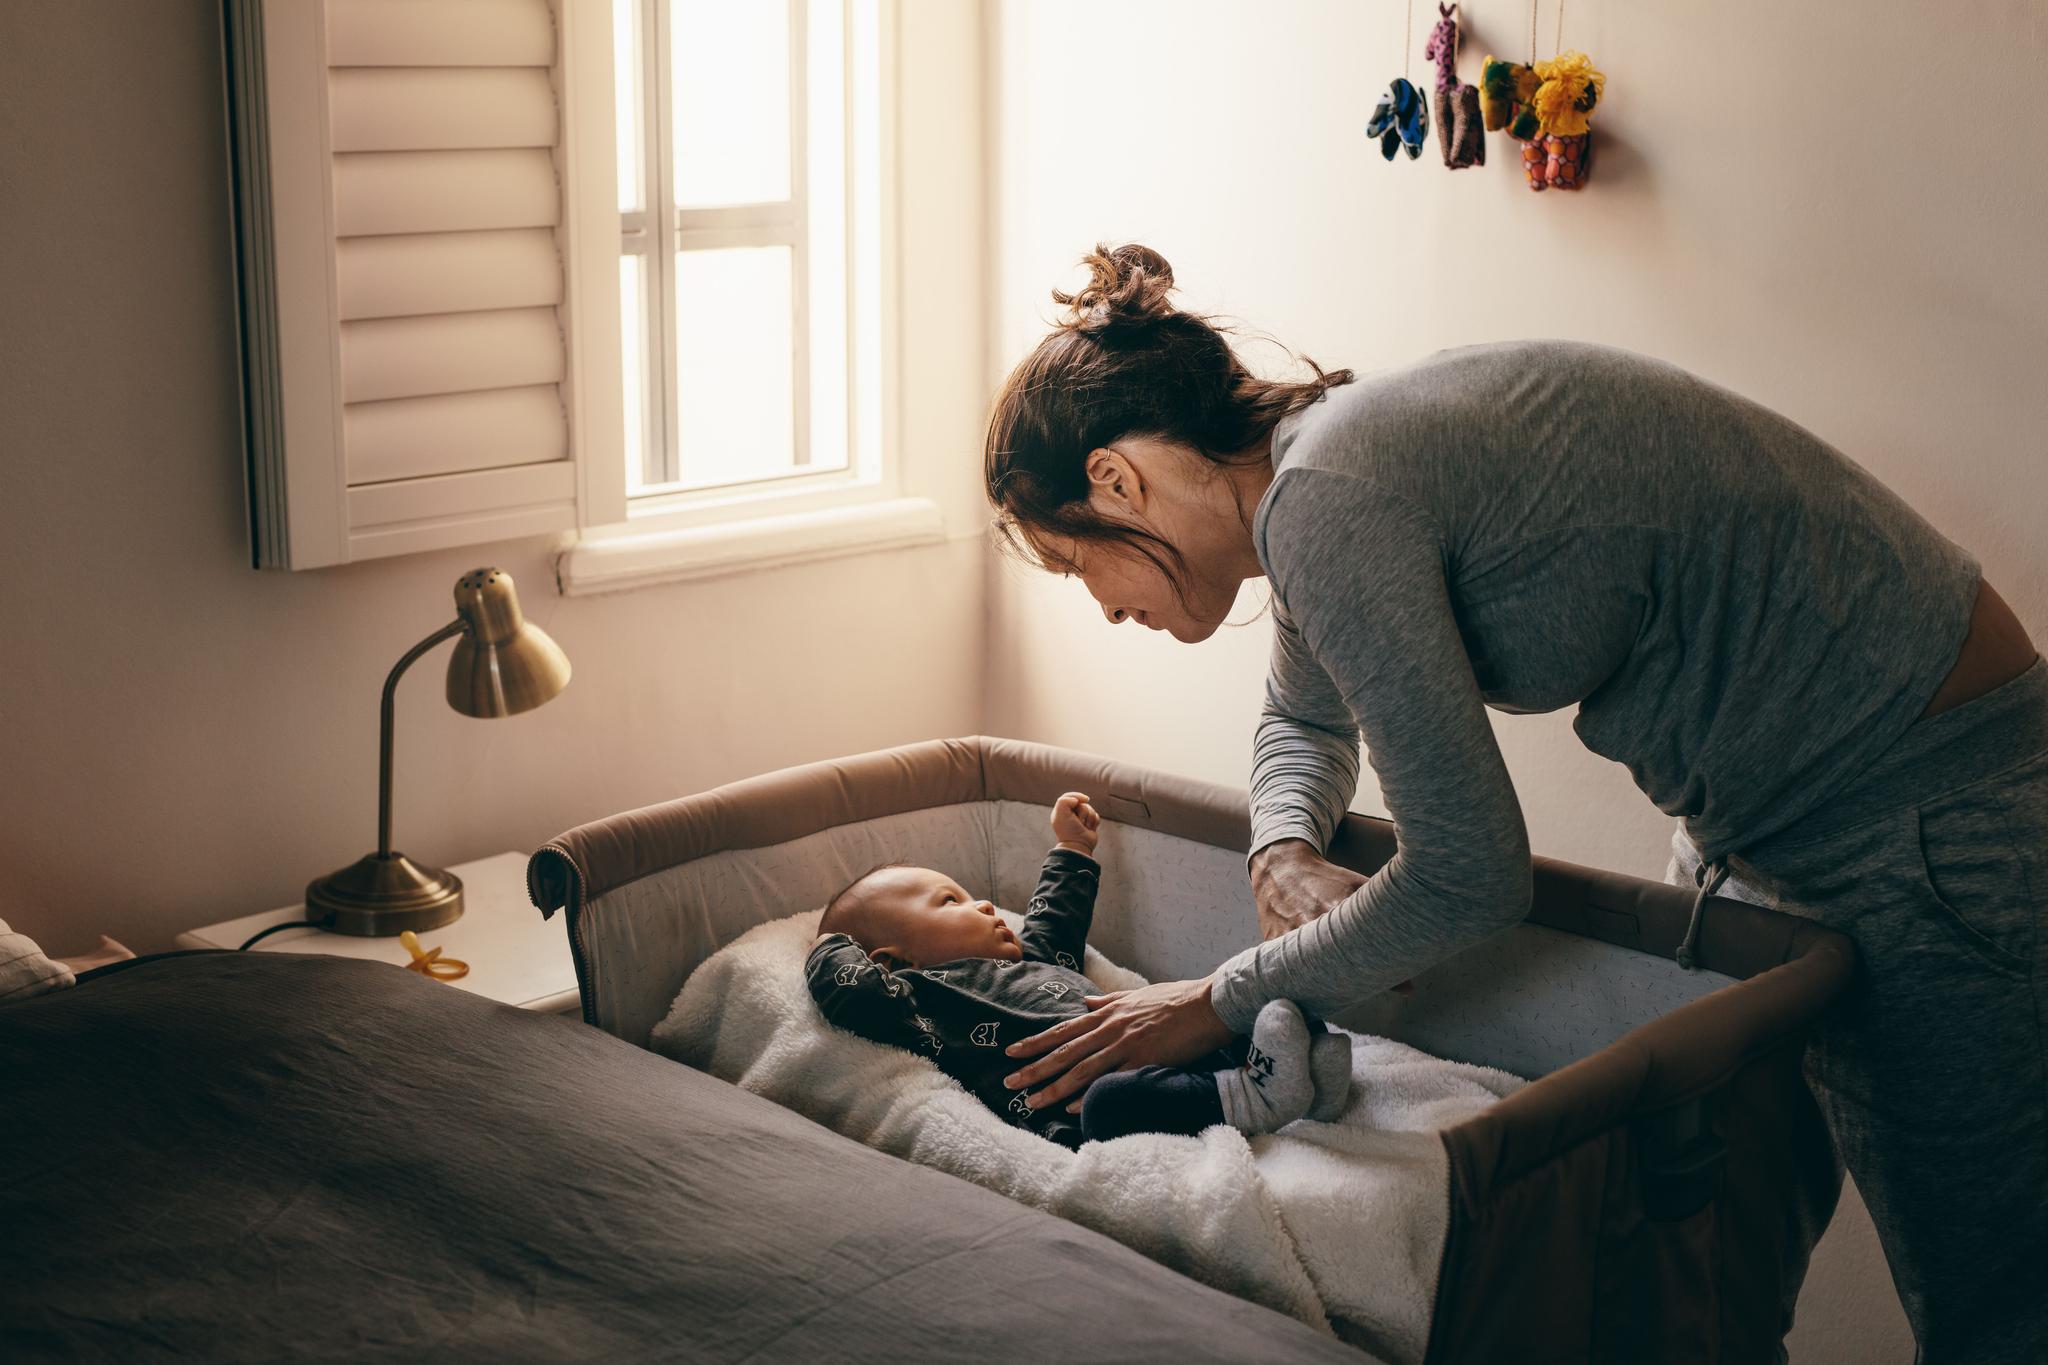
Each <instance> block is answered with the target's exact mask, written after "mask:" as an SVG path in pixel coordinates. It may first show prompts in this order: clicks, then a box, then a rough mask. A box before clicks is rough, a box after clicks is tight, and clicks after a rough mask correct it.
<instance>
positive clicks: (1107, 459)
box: [1088, 446, 1147, 516]
mask: <svg viewBox="0 0 2048 1365" xmlns="http://www.w3.org/2000/svg"><path fill="white" fill-rule="evenodd" d="M1088 496H1089V501H1091V502H1092V501H1094V500H1095V499H1096V498H1098V497H1099V498H1102V499H1103V500H1105V501H1106V502H1107V503H1108V504H1109V506H1111V507H1114V508H1115V509H1116V510H1118V511H1120V512H1122V513H1124V514H1126V515H1128V516H1143V515H1144V514H1145V501H1146V497H1147V490H1146V488H1145V480H1144V479H1143V478H1141V477H1140V476H1139V474H1138V468H1137V466H1136V465H1134V464H1132V463H1131V461H1130V459H1129V457H1128V456H1126V455H1125V454H1124V453H1123V452H1122V451H1120V450H1112V449H1111V448H1110V447H1108V446H1099V447H1097V448H1096V449H1095V450H1092V451H1090V452H1089V454H1088Z"/></svg>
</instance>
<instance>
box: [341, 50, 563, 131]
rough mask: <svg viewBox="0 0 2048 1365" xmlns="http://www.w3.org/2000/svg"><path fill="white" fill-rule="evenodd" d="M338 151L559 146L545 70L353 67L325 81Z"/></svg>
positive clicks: (346, 68)
mask: <svg viewBox="0 0 2048 1365" xmlns="http://www.w3.org/2000/svg"><path fill="white" fill-rule="evenodd" d="M327 98H328V115H327V119H328V136H329V138H330V139H331V140H332V142H333V148H334V150H335V151H337V152H402V151H417V150H438V151H448V150H453V149H459V148H479V147H552V146H554V145H555V129H556V119H555V89H554V86H553V84H552V83H551V82H550V81H549V80H548V70H547V68H546V67H544V66H480V67H432V66H389V67H374V66H351V67H341V68H338V69H336V70H333V71H330V72H329V73H328V77H327Z"/></svg>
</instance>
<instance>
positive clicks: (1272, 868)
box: [1252, 839, 1366, 939]
mask: <svg viewBox="0 0 2048 1365" xmlns="http://www.w3.org/2000/svg"><path fill="white" fill-rule="evenodd" d="M1365 882H1366V879H1365V878H1364V877H1361V876H1359V875H1358V874H1357V873H1356V872H1353V871H1352V870H1351V869H1350V868H1348V867H1339V866H1338V865H1337V864H1335V863H1332V862H1326V861H1324V859H1323V857H1322V855H1321V854H1319V853H1317V852H1316V851H1315V849H1314V848H1313V847H1312V846H1310V845H1309V844H1308V843H1307V842H1306V841H1304V840H1301V839H1282V840H1280V841H1279V842H1278V843H1274V844H1268V845H1266V846H1265V847H1264V848H1262V849H1260V850H1259V851H1258V853H1257V854H1255V855H1254V856H1253V858H1252V896H1253V898H1254V899H1256V900H1257V901H1258V905H1259V937H1260V938H1261V939H1269V938H1278V937H1280V935H1282V934H1284V933H1286V932H1287V931H1288V930H1290V929H1299V928H1300V927H1301V926H1302V925H1304V924H1307V923H1308V922H1309V921H1310V920H1312V919H1320V918H1321V917H1322V916H1324V915H1327V914H1329V913H1330V911H1332V910H1334V909H1336V908H1337V906H1338V905H1339V904H1340V903H1341V902H1342V901H1343V900H1344V899H1345V898H1346V897H1348V896H1349V895H1350V894H1351V893H1352V892H1354V891H1356V890H1357V889H1358V888H1359V887H1361V886H1364V885H1365Z"/></svg>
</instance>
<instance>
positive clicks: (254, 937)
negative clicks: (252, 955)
mask: <svg viewBox="0 0 2048 1365" xmlns="http://www.w3.org/2000/svg"><path fill="white" fill-rule="evenodd" d="M332 923H334V921H333V920H331V919H289V920H286V921H285V922H284V923H283V924H273V925H271V926H270V927H269V928H268V929H259V930H258V931H256V932H255V933H254V934H251V935H250V936H249V941H248V942H246V943H244V944H243V945H242V946H241V947H239V948H237V949H235V951H236V952H238V953H246V952H248V951H249V950H250V949H251V948H253V947H255V946H256V945H257V944H258V943H259V942H261V941H262V940H264V939H266V938H269V937H270V936H271V935H272V934H274V933H277V932H278V931H279V930H281V929H325V928H326V927H327V926H328V925H330V924H332Z"/></svg>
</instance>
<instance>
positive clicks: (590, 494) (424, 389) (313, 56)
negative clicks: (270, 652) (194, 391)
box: [228, 0, 625, 569]
mask: <svg viewBox="0 0 2048 1365" xmlns="http://www.w3.org/2000/svg"><path fill="white" fill-rule="evenodd" d="M559 4H560V9H559V10H558V9H556V8H555V7H554V6H552V5H551V4H550V3H549V0H233V3H232V5H231V10H230V18H229V57H230V70H229V73H228V74H229V84H230V90H231V97H232V99H233V101H234V105H235V108H234V120H233V131H234V142H235V148H234V151H235V158H236V165H235V168H236V182H237V183H236V190H237V200H238V202H237V209H238V225H239V229H240V234H239V247H240V256H241V267H242V284H243V337H244V347H243V350H244V374H245V392H246V394H247V403H248V442H249V468H250V502H251V513H252V520H253V523H254V529H255V543H256V562H257V563H258V564H259V565H262V566H265V567H285V568H293V569H304V568H314V567H318V566H321V565H328V564H340V563H347V562H349V561H352V560H358V559H366V558H373V557H376V556H380V555H392V554H405V553H409V552H412V551H416V550H430V549H441V548H446V547H449V546H456V545H468V544H477V543H481V542H485V541H493V540H502V539H506V538H508V537H512V536H521V535H531V534H538V533H544V532H550V531H558V530H565V529H568V528H570V527H575V526H589V525H596V524H600V523H604V522H613V521H619V520H623V519H624V515H625V504H624V476H623V472H622V471H623V455H622V449H621V441H622V424H623V404H622V399H621V391H620V377H619V285H618V278H617V275H618V267H617V246H616V241H615V238H616V236H617V187H616V176H617V163H616V152H615V133H614V132H613V130H612V127H611V123H612V119H611V89H610V83H611V70H610V50H611V32H610V23H611V15H610V10H611V6H610V5H609V4H603V3H591V2H590V0H559ZM612 466H620V470H619V471H618V472H614V471H613V470H612V468H611V467H612Z"/></svg>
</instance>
